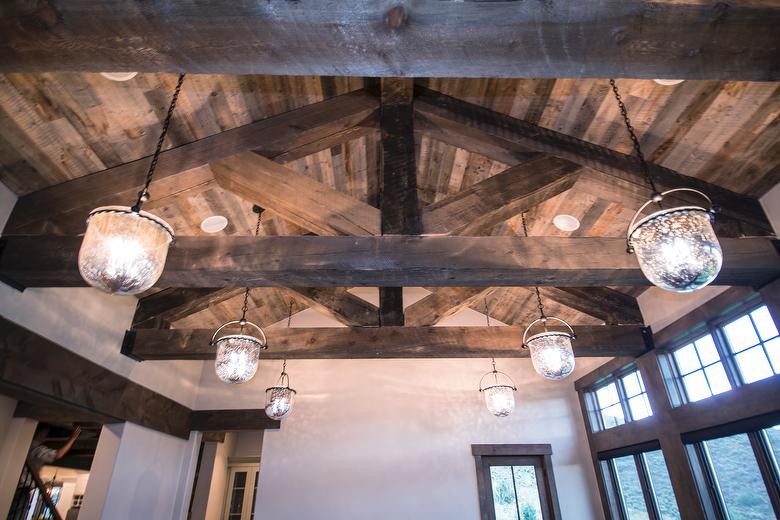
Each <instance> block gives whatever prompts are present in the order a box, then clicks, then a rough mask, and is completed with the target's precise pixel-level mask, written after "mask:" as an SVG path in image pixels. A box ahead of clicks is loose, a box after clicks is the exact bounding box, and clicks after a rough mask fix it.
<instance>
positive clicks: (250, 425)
mask: <svg viewBox="0 0 780 520" xmlns="http://www.w3.org/2000/svg"><path fill="white" fill-rule="evenodd" d="M280 425H281V422H280V421H275V420H273V419H269V418H268V416H267V415H266V414H265V410H264V409H262V408H260V409H254V410H193V411H192V416H191V421H190V429H192V430H193V431H199V432H230V431H243V430H278V429H279V426H280Z"/></svg>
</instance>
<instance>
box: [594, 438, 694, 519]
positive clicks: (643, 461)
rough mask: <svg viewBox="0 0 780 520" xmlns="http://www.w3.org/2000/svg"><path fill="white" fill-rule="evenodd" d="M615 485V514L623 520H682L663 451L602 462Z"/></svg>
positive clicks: (613, 505) (613, 492)
mask: <svg viewBox="0 0 780 520" xmlns="http://www.w3.org/2000/svg"><path fill="white" fill-rule="evenodd" d="M602 469H603V470H604V473H605V475H606V477H607V478H606V480H605V481H606V482H608V483H609V485H611V486H612V493H611V494H610V496H612V497H614V500H613V502H614V503H613V504H611V506H612V508H613V516H615V517H616V518H620V519H623V520H648V519H651V518H652V519H658V520H680V519H681V516H680V512H679V510H678V509H677V501H676V499H675V497H674V491H672V483H671V481H670V480H669V473H668V472H667V470H666V463H665V462H664V458H663V455H662V454H661V451H660V450H656V451H649V452H645V453H637V454H634V455H627V456H623V457H615V458H612V459H608V460H605V461H603V462H602Z"/></svg>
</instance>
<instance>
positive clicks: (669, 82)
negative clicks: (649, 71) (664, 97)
mask: <svg viewBox="0 0 780 520" xmlns="http://www.w3.org/2000/svg"><path fill="white" fill-rule="evenodd" d="M653 81H655V82H656V83H658V84H659V85H663V86H664V87H671V86H672V85H679V84H680V83H682V82H683V81H685V80H684V79H654V80H653Z"/></svg>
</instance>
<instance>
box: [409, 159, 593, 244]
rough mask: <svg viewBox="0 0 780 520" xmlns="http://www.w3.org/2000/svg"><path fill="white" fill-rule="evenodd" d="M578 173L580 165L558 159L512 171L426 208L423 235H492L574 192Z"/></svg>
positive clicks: (540, 161) (546, 160)
mask: <svg viewBox="0 0 780 520" xmlns="http://www.w3.org/2000/svg"><path fill="white" fill-rule="evenodd" d="M577 170H579V167H578V166H577V165H576V164H572V163H571V162H568V161H564V160H562V159H557V158H555V157H539V158H537V159H534V160H532V161H530V162H527V163H524V164H520V165H517V166H513V167H511V168H508V169H506V170H504V171H503V172H501V173H499V174H497V175H494V176H492V177H489V178H488V179H485V180H484V181H482V182H478V183H476V184H474V185H473V186H470V187H469V188H466V189H465V190H462V191H460V192H458V193H455V194H454V195H451V196H449V197H447V198H445V199H442V200H440V201H439V202H435V203H433V204H431V205H429V206H426V207H425V208H424V209H423V213H422V223H423V233H426V234H436V233H446V234H458V235H471V234H481V233H480V232H485V231H489V230H490V229H491V228H493V227H494V226H496V225H498V224H500V223H501V222H504V221H505V220H507V219H509V218H511V217H514V216H517V215H518V214H520V212H522V211H527V210H528V209H530V208H532V207H534V206H536V205H538V204H540V203H542V202H544V201H545V200H547V199H549V198H551V197H554V196H555V195H558V194H559V193H563V192H564V191H566V190H568V189H569V188H571V187H572V186H573V185H574V182H575V181H576V180H577V175H576V174H575V172H576V171H577ZM487 234H490V233H489V232H488V233H487Z"/></svg>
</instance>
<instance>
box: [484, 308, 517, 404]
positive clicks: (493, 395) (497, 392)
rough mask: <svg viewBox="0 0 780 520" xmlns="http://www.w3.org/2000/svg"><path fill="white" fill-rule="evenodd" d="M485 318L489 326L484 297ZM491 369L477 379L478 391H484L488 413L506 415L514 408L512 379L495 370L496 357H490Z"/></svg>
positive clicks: (514, 389) (514, 390) (513, 384)
mask: <svg viewBox="0 0 780 520" xmlns="http://www.w3.org/2000/svg"><path fill="white" fill-rule="evenodd" d="M485 318H487V326H488V327H490V315H489V314H488V305H487V299H485ZM491 363H493V370H492V371H491V372H488V373H487V374H485V375H484V376H482V379H480V380H479V391H480V393H483V392H484V394H483V395H484V396H485V405H486V406H487V409H488V411H489V412H490V413H492V414H493V415H495V416H496V417H506V416H508V415H509V414H510V413H512V411H513V410H514V409H515V394H514V392H516V391H517V388H516V387H515V383H514V381H512V378H511V377H509V376H508V375H507V374H505V373H504V372H499V371H498V370H496V359H495V358H492V359H491ZM490 376H492V378H493V381H488V384H487V385H485V384H484V383H485V378H486V377H490Z"/></svg>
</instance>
